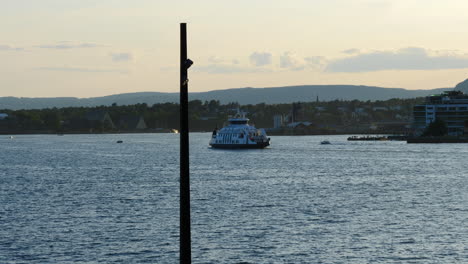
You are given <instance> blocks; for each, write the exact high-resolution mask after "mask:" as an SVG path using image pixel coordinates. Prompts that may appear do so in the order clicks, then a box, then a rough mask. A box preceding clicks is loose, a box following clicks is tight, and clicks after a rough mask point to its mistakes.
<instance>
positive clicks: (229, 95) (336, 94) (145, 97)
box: [0, 85, 453, 110]
mask: <svg viewBox="0 0 468 264" xmlns="http://www.w3.org/2000/svg"><path fill="white" fill-rule="evenodd" d="M451 89H453V88H439V89H431V90H406V89H402V88H382V87H376V86H355V85H301V86H286V87H270V88H235V89H227V90H215V91H209V92H198V93H190V95H189V100H196V99H198V100H201V101H205V100H208V101H209V100H219V101H220V102H221V103H223V104H224V103H229V102H238V103H240V104H241V105H245V104H258V103H266V104H279V103H291V102H298V101H301V102H308V101H315V100H316V98H317V96H318V98H319V100H320V101H332V100H336V99H339V100H360V101H367V100H370V101H376V100H388V99H391V98H402V99H404V98H415V97H423V96H427V95H430V94H436V93H441V92H442V91H446V90H451ZM178 101H179V93H160V92H140V93H125V94H116V95H109V96H103V97H92V98H75V97H55V98H26V97H0V109H11V110H18V109H42V108H52V107H57V108H61V107H70V106H73V107H76V106H99V105H107V106H108V105H112V104H113V103H116V104H118V105H131V104H137V103H146V104H148V105H153V104H155V103H165V102H174V103H176V102H178Z"/></svg>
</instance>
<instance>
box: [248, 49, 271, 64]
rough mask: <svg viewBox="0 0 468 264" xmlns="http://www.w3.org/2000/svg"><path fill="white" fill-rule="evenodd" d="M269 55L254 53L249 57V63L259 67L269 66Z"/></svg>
mask: <svg viewBox="0 0 468 264" xmlns="http://www.w3.org/2000/svg"><path fill="white" fill-rule="evenodd" d="M271 58H272V55H271V53H268V52H254V53H252V54H251V55H250V57H249V59H250V63H252V64H253V65H255V66H257V67H260V66H265V65H269V64H271Z"/></svg>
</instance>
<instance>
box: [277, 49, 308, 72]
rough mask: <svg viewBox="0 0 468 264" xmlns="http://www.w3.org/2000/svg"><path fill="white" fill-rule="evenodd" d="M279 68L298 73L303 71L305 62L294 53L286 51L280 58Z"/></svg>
mask: <svg viewBox="0 0 468 264" xmlns="http://www.w3.org/2000/svg"><path fill="white" fill-rule="evenodd" d="M280 67H281V68H283V69H285V68H286V69H290V70H293V71H300V70H303V69H305V62H304V60H303V59H300V58H299V57H298V56H297V55H296V54H295V53H293V52H290V51H286V52H284V53H283V54H282V55H281V56H280Z"/></svg>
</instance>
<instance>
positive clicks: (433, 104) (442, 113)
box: [413, 91, 468, 136]
mask: <svg viewBox="0 0 468 264" xmlns="http://www.w3.org/2000/svg"><path fill="white" fill-rule="evenodd" d="M436 119H440V120H443V121H444V122H445V123H446V124H447V128H448V134H449V135H452V136H459V135H463V134H464V131H465V125H466V123H467V121H468V95H466V94H463V93H462V92H461V91H446V92H444V93H442V94H439V95H432V96H428V97H426V101H425V103H424V104H420V105H416V106H414V107H413V128H414V132H415V134H416V135H421V134H422V133H423V132H424V129H425V128H426V127H427V126H428V125H429V124H430V123H431V122H434V121H435V120H436Z"/></svg>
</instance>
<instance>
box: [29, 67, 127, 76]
mask: <svg viewBox="0 0 468 264" xmlns="http://www.w3.org/2000/svg"><path fill="white" fill-rule="evenodd" d="M35 70H40V71H61V72H82V73H121V74H127V73H129V71H128V70H119V69H92V68H80V67H39V68H35Z"/></svg>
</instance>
